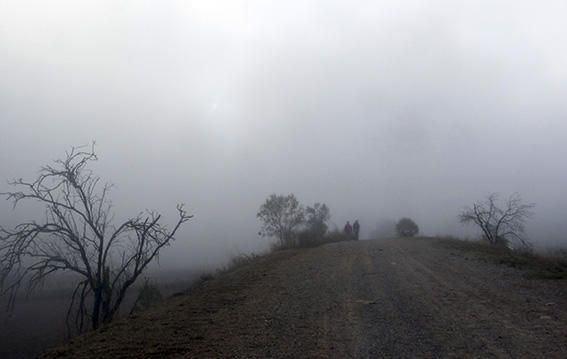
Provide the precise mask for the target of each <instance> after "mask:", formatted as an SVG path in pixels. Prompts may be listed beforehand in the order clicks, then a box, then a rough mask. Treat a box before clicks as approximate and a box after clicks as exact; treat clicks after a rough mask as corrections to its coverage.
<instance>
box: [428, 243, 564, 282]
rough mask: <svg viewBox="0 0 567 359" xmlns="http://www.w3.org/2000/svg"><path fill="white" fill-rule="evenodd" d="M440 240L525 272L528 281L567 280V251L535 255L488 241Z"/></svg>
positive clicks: (529, 251)
mask: <svg viewBox="0 0 567 359" xmlns="http://www.w3.org/2000/svg"><path fill="white" fill-rule="evenodd" d="M438 240H439V242H440V243H441V244H442V245H443V246H444V247H446V248H450V249H456V250H460V251H463V252H467V253H471V254H472V255H474V256H475V258H477V259H479V260H483V261H487V262H491V263H496V264H502V265H507V266H509V267H512V268H518V269H521V270H525V271H526V274H525V276H526V278H533V279H567V251H566V250H554V251H548V252H535V251H533V250H529V249H512V248H508V247H502V246H495V245H491V244H490V243H489V242H486V241H471V240H463V239H459V238H457V237H441V238H438Z"/></svg>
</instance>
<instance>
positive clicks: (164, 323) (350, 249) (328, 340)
mask: <svg viewBox="0 0 567 359" xmlns="http://www.w3.org/2000/svg"><path fill="white" fill-rule="evenodd" d="M481 259H482V258H480V257H478V256H477V255H475V254H474V253H470V252H466V251H463V250H461V249H457V248H454V247H451V246H447V245H445V244H444V242H443V241H438V240H433V239H409V240H399V239H398V240H388V241H359V242H343V243H335V244H329V245H325V246H322V247H318V248H313V249H301V250H288V251H279V252H276V253H274V254H271V255H269V256H266V257H261V258H259V259H256V260H254V261H252V262H251V263H248V264H245V265H243V266H240V267H238V268H236V269H234V270H232V271H230V272H228V273H223V274H221V275H218V276H216V277H215V278H214V279H211V280H208V281H206V282H204V283H202V284H201V285H199V286H197V287H196V288H194V289H192V290H191V291H190V292H189V293H186V294H183V295H177V296H175V297H172V298H170V299H169V300H167V301H166V302H165V303H163V304H162V305H160V306H159V307H156V308H155V309H153V310H150V311H147V312H145V313H143V314H141V315H139V316H137V317H133V318H129V319H127V320H122V321H118V322H116V323H114V324H112V325H110V326H108V327H106V328H103V329H102V330H99V331H96V332H93V333H90V334H87V335H84V336H81V337H78V338H76V339H75V340H73V341H72V342H71V343H70V344H68V345H67V346H64V347H61V348H58V349H56V350H53V351H51V352H49V353H48V354H47V355H46V357H49V358H59V357H66V358H109V357H121V358H129V357H131V358H143V357H146V358H149V357H160V358H161V357H182V358H329V357H332V358H437V357H443V358H445V357H455V358H466V357H482V358H491V357H495V358H544V357H545V358H565V357H567V281H565V280H542V279H528V278H526V276H525V275H524V274H525V273H523V272H522V271H521V270H518V269H514V268H510V267H508V266H505V265H498V264H495V263H491V262H486V261H483V260H481Z"/></svg>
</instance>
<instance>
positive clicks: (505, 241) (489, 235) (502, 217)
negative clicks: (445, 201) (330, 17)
mask: <svg viewBox="0 0 567 359" xmlns="http://www.w3.org/2000/svg"><path fill="white" fill-rule="evenodd" d="M497 202H498V195H497V194H496V193H493V194H491V195H489V196H488V197H487V199H486V200H484V201H480V202H477V203H475V204H473V206H472V207H467V208H465V209H464V210H463V212H462V213H461V214H460V215H459V219H460V220H461V222H462V223H474V224H475V225H477V226H478V227H479V228H480V229H481V231H482V233H483V237H484V239H485V240H487V241H488V242H489V243H490V244H492V245H503V246H506V247H508V246H511V245H514V244H519V245H520V246H522V247H529V246H530V244H529V242H528V241H527V240H526V239H525V238H524V230H525V222H526V220H527V219H528V217H530V216H531V215H532V209H533V208H534V206H535V205H534V204H525V203H523V202H522V199H521V198H520V196H519V195H518V194H517V193H516V194H513V195H511V196H510V197H509V198H508V199H507V200H506V202H505V203H504V206H503V207H501V206H499V205H498V204H497Z"/></svg>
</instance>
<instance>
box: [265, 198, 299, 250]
mask: <svg viewBox="0 0 567 359" xmlns="http://www.w3.org/2000/svg"><path fill="white" fill-rule="evenodd" d="M256 216H257V217H258V218H259V219H260V220H261V221H262V229H261V231H260V234H261V235H262V236H268V237H277V238H278V240H279V245H280V246H281V247H282V248H285V247H291V246H293V244H294V240H295V230H296V229H297V228H299V226H301V225H302V224H303V223H304V221H305V211H304V209H303V207H302V206H301V205H300V204H299V201H298V200H297V198H295V196H294V195H293V194H289V195H287V196H281V195H276V194H272V195H270V196H269V197H268V198H267V199H266V201H265V202H264V204H262V205H261V206H260V211H259V212H258V214H257V215H256Z"/></svg>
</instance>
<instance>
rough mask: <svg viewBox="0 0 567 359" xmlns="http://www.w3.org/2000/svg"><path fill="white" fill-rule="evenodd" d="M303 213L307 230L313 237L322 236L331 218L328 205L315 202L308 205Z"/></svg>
mask: <svg viewBox="0 0 567 359" xmlns="http://www.w3.org/2000/svg"><path fill="white" fill-rule="evenodd" d="M305 213H306V217H307V219H306V221H305V224H306V226H307V232H309V234H310V235H311V236H313V237H314V238H322V237H323V236H324V235H325V234H326V233H327V230H328V225H327V222H328V221H329V219H330V218H331V213H330V211H329V207H327V205H326V204H324V203H323V204H321V203H315V204H314V205H313V207H309V206H308V207H307V208H306V209H305Z"/></svg>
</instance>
